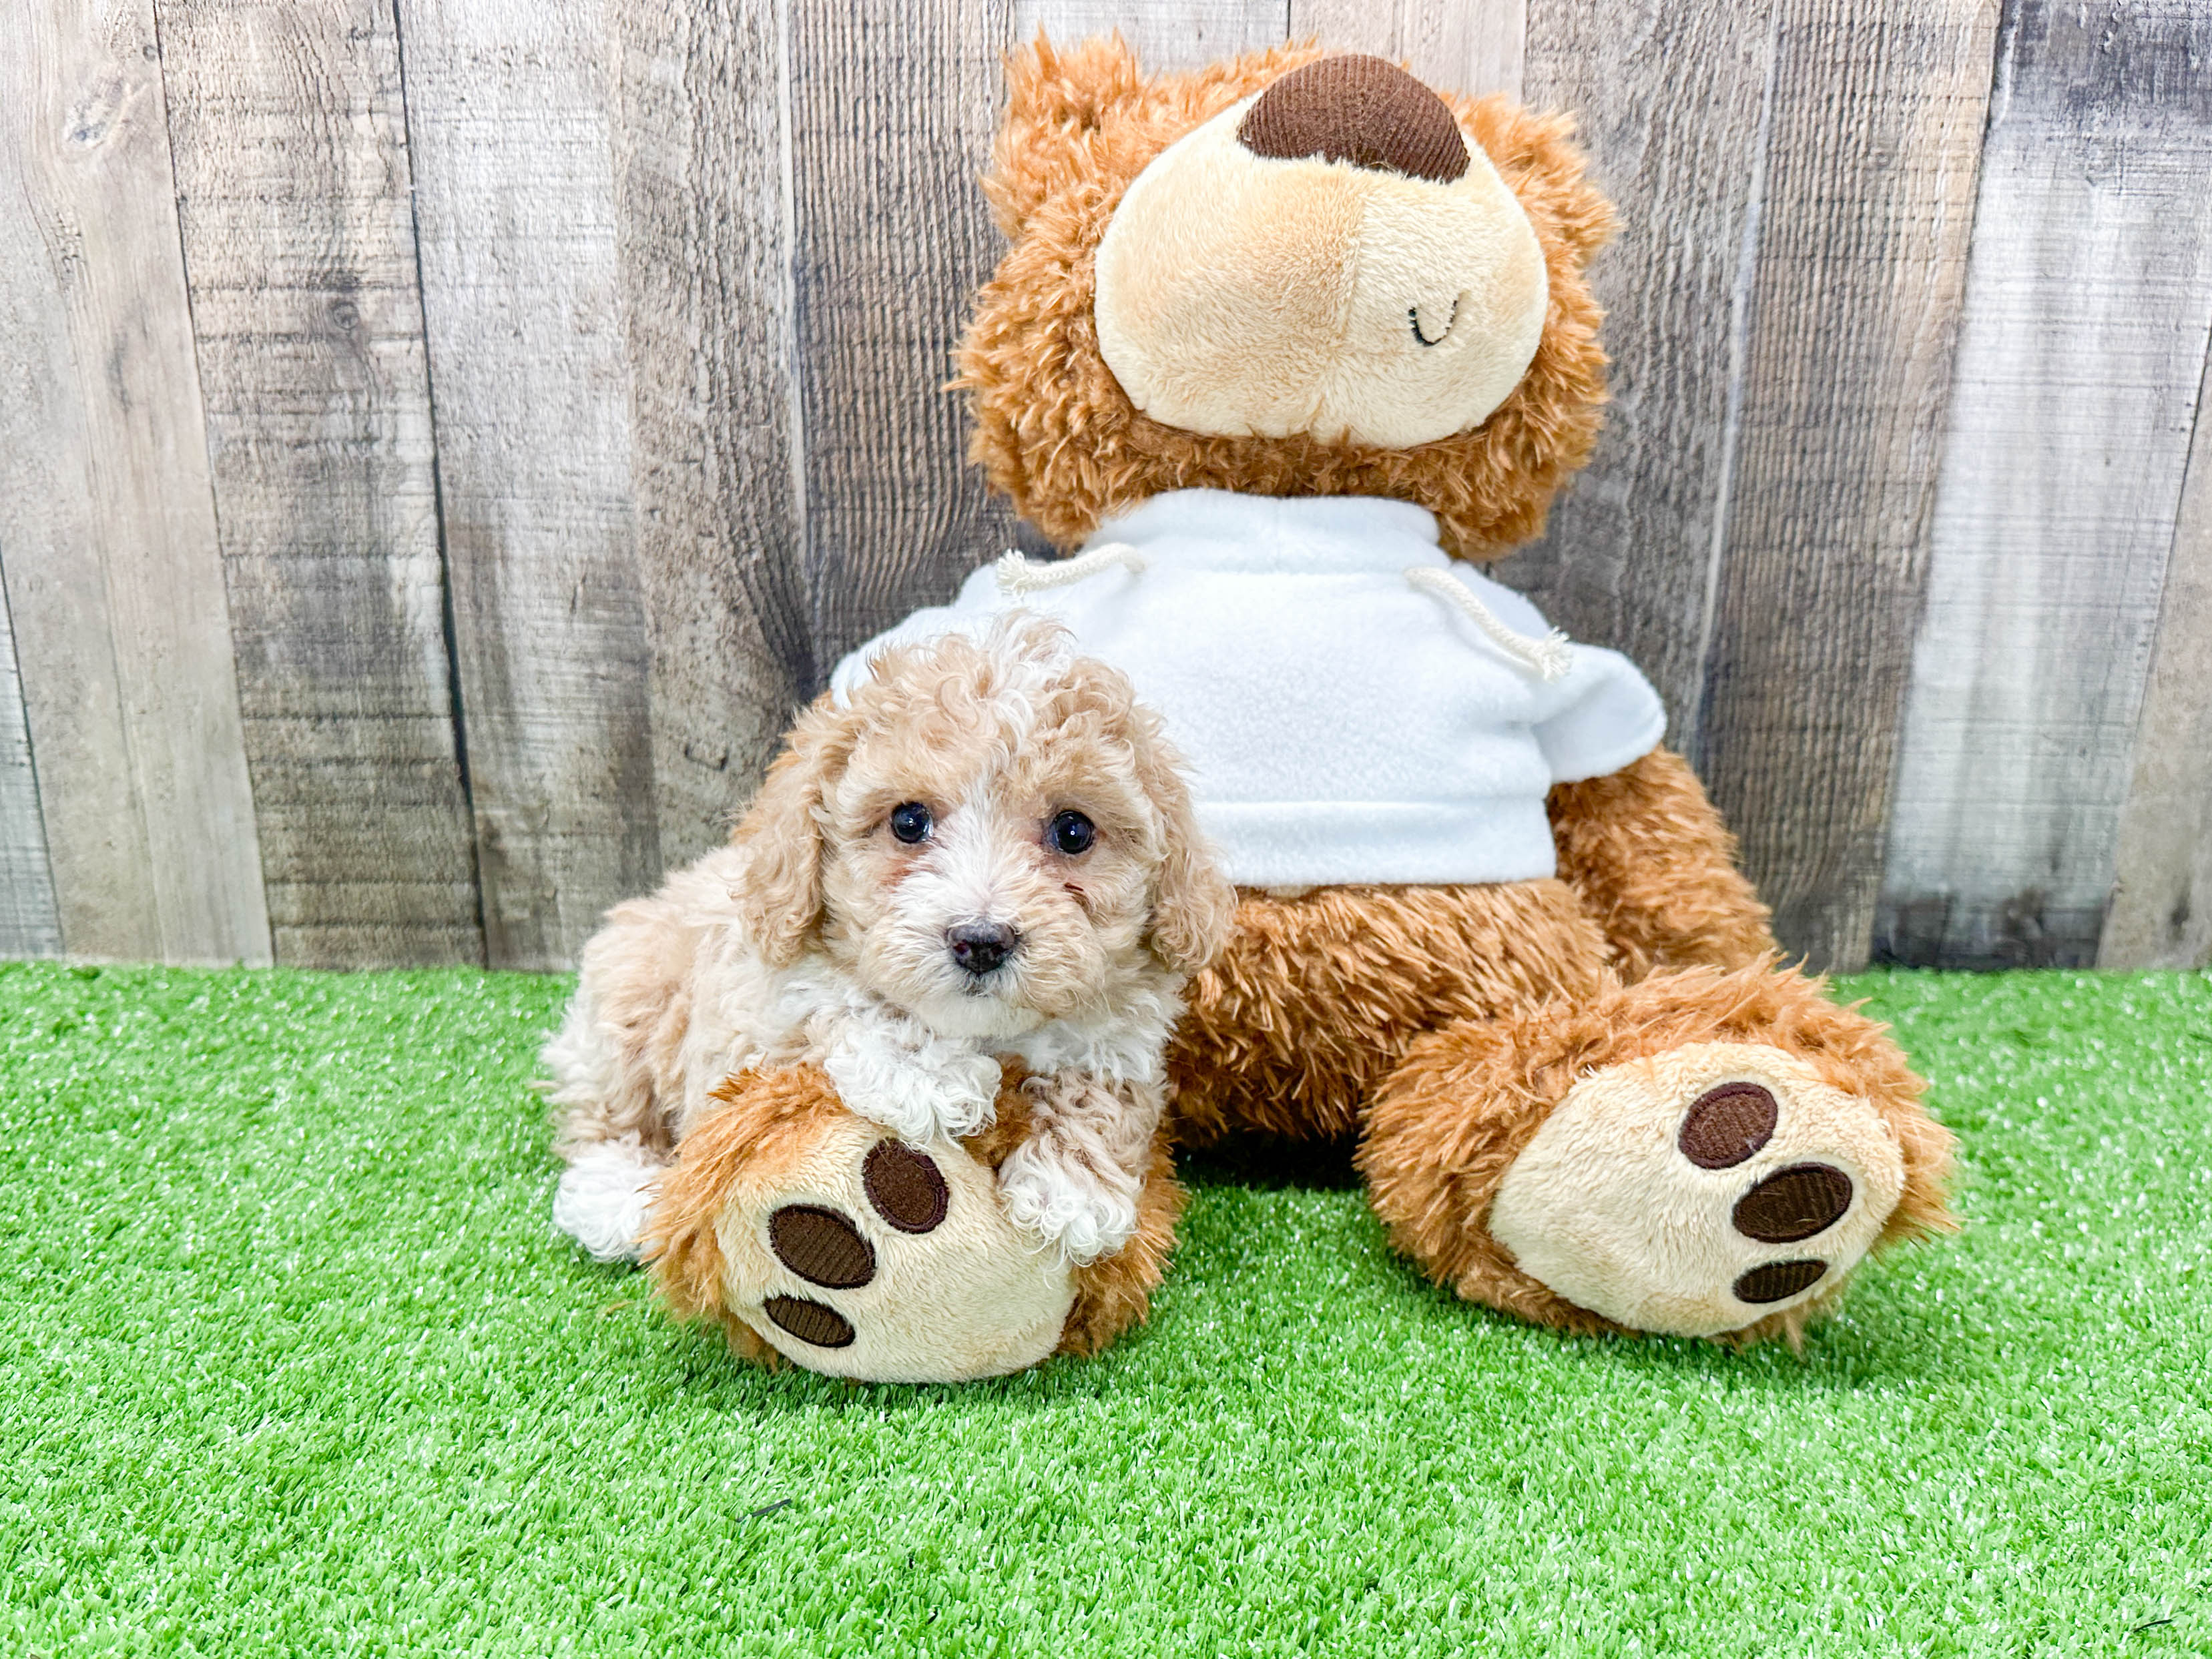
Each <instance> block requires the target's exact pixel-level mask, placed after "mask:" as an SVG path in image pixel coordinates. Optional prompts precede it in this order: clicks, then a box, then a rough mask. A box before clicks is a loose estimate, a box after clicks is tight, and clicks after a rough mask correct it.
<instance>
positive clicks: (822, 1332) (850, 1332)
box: [765, 1296, 854, 1348]
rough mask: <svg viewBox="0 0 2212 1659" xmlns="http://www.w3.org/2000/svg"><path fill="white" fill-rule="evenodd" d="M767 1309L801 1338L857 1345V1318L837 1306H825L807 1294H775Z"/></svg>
mask: <svg viewBox="0 0 2212 1659" xmlns="http://www.w3.org/2000/svg"><path fill="white" fill-rule="evenodd" d="M765 1311H766V1312H767V1314H768V1316H769V1318H770V1319H772V1320H774V1321H775V1323H776V1325H777V1326H778V1327H779V1328H781V1329H783V1330H786V1331H788V1332H790V1333H791V1334H792V1335H793V1336H795V1337H797V1338H798V1339H799V1340H800V1341H801V1342H811V1343H812V1344H813V1345H814V1346H816V1347H817V1348H849V1347H851V1346H853V1338H854V1329H853V1322H852V1321H850V1320H848V1319H847V1318H846V1317H845V1316H844V1315H842V1314H841V1313H839V1312H838V1311H837V1310H836V1309H835V1308H825V1307H823V1305H822V1304H820V1303H819V1302H809V1301H807V1300H806V1299H805V1297H797V1296H772V1297H769V1299H768V1302H767V1304H765Z"/></svg>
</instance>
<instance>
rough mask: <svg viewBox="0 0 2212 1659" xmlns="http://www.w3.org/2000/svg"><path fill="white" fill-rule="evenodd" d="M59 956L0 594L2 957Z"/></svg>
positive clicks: (19, 689)
mask: <svg viewBox="0 0 2212 1659" xmlns="http://www.w3.org/2000/svg"><path fill="white" fill-rule="evenodd" d="M61 953H62V923H61V914H60V912H59V911H58V910H57V909H56V908H54V876H53V866H52V865H51V864H50V863H48V861H47V859H46V824H45V823H44V822H43V821H42V820H41V819H40V817H39V779H38V773H37V770H36V769H35V768H34V767H33V765H32V763H31V733H30V730H29V728H28V727H27V726H25V724H24V723H23V682H22V678H21V674H20V673H19V672H18V671H17V669H16V666H15V628H14V626H13V625H12V623H10V621H9V617H8V599H7V594H6V593H5V592H0V957H58V956H59V955H60V954H61Z"/></svg>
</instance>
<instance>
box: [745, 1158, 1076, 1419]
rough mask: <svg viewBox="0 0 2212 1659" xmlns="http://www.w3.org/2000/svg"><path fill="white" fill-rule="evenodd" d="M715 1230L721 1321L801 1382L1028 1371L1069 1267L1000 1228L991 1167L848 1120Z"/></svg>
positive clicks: (1066, 1291) (1063, 1295)
mask: <svg viewBox="0 0 2212 1659" xmlns="http://www.w3.org/2000/svg"><path fill="white" fill-rule="evenodd" d="M715 1231H716V1233H717V1235H718V1237H719V1238H720V1242H721V1249H722V1257H723V1262H724V1273H723V1284H722V1294H723V1297H724V1300H725V1303H726V1306H727V1307H728V1309H729V1310H730V1311H731V1312H732V1313H733V1314H735V1315H736V1316H738V1318H739V1319H741V1320H743V1321H744V1322H745V1323H746V1324H748V1325H750V1327H751V1328H753V1329H754V1330H755V1331H756V1332H757V1333H758V1334H759V1335H760V1336H761V1337H762V1338H763V1340H765V1341H767V1342H768V1343H769V1346H772V1347H774V1348H775V1349H776V1350H777V1351H778V1352H781V1353H782V1354H783V1355H784V1356H785V1357H786V1358H788V1359H791V1360H793V1362H794V1363H796V1364H800V1365H803V1366H805V1367H806V1368H807V1369H808V1370H816V1371H823V1372H826V1373H828V1374H829V1375H831V1376H850V1377H856V1378H862V1379H865V1380H867V1381H871V1382H890V1383H939V1382H963V1381H966V1380H968V1379H969V1378H973V1377H978V1376H999V1375H1001V1374H1003V1373H1005V1372H1007V1371H1013V1370H1021V1369H1022V1368H1023V1367H1024V1366H1027V1365H1032V1364H1036V1362H1037V1361H1038V1360H1040V1359H1042V1358H1045V1357H1046V1356H1047V1355H1048V1354H1049V1353H1051V1352H1053V1350H1054V1346H1055V1345H1056V1344H1057V1343H1058V1342H1059V1340H1060V1333H1061V1328H1062V1327H1063V1326H1064V1325H1065V1324H1066V1320H1067V1316H1068V1310H1069V1308H1070V1306H1071V1304H1072V1303H1073V1297H1074V1288H1073V1281H1072V1279H1071V1278H1070V1276H1069V1273H1068V1270H1067V1267H1066V1264H1065V1263H1063V1262H1061V1261H1058V1260H1056V1259H1054V1258H1053V1257H1052V1256H1051V1255H1049V1253H1040V1252H1038V1251H1036V1250H1035V1249H1032V1248H1030V1246H1029V1245H1028V1243H1027V1242H1026V1241H1025V1240H1024V1237H1022V1235H1021V1234H1020V1233H1019V1232H1018V1231H1016V1230H1015V1228H1014V1227H1013V1225H1012V1224H1011V1223H1010V1222H1009V1221H1008V1220H1007V1218H1006V1214H1005V1212H1004V1210H1003V1209H1002V1207H1001V1206H1000V1200H999V1195H998V1191H997V1184H996V1181H995V1178H994V1173H993V1171H992V1170H991V1169H990V1168H989V1167H988V1166H987V1165H986V1164H980V1163H978V1162H977V1161H976V1160H975V1158H972V1157H970V1156H969V1153H968V1152H965V1151H963V1149H961V1148H960V1147H958V1146H953V1145H951V1143H949V1142H944V1141H938V1142H933V1143H932V1144H930V1145H929V1146H909V1145H907V1144H906V1143H904V1142H902V1141H900V1140H897V1139H886V1138H885V1137H884V1133H883V1131H882V1130H881V1129H880V1128H879V1127H877V1126H876V1125H874V1124H872V1123H871V1122H868V1121H866V1120H864V1119H862V1118H860V1117H857V1116H842V1117H840V1118H839V1119H837V1120H836V1121H834V1123H832V1124H831V1126H830V1127H829V1128H828V1129H827V1131H826V1133H823V1135H822V1137H821V1138H820V1139H818V1140H817V1142H816V1143H815V1144H814V1145H813V1146H811V1147H810V1148H809V1149H808V1150H807V1152H806V1153H805V1156H804V1157H803V1158H802V1159H801V1160H800V1161H799V1163H798V1164H796V1165H795V1167H792V1168H788V1169H787V1170H783V1171H781V1174H780V1176H779V1178H778V1179H776V1180H775V1181H774V1182H772V1183H768V1184H765V1185H764V1186H763V1187H760V1188H749V1189H748V1190H745V1191H743V1192H740V1193H733V1194H732V1195H731V1201H730V1203H729V1205H728V1206H727V1207H726V1208H725V1209H724V1210H723V1212H722V1213H721V1216H720V1220H719V1222H718V1224H717V1225H716V1228H715Z"/></svg>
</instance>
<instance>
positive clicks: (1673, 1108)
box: [1359, 964, 1955, 1341]
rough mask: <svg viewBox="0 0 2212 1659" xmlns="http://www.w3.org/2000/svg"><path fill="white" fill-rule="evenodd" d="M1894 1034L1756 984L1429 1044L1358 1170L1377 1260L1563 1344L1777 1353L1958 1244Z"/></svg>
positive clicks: (1705, 985) (1645, 992)
mask: <svg viewBox="0 0 2212 1659" xmlns="http://www.w3.org/2000/svg"><path fill="white" fill-rule="evenodd" d="M1922 1087H1923V1085H1922V1083H1921V1081H1920V1079H1918V1078H1917V1077H1915V1076H1914V1075H1913V1074H1912V1073H1911V1071H1909V1070H1908V1069H1907V1068H1906V1066H1905V1059H1904V1056H1903V1055H1902V1054H1900V1053H1899V1050H1898V1049H1897V1048H1896V1046H1895V1044H1894V1043H1893V1042H1891V1041H1890V1040H1889V1036H1888V1034H1887V1030H1886V1028H1884V1027H1882V1026H1881V1025H1879V1024H1875V1022H1874V1021H1872V1020H1869V1019H1868V1018H1865V1017H1863V1015H1861V1014H1858V1013H1857V1012H1853V1011H1851V1010H1849V1009H1844V1008H1839V1007H1838V1006H1835V1005H1834V1004H1832V1003H1831V1002H1829V1001H1827V1000H1826V999H1825V998H1824V997H1823V996H1822V995H1821V994H1820V985H1819V984H1818V983H1817V982H1816V981H1812V980H1808V979H1807V978H1805V977H1804V976H1803V975H1799V974H1795V973H1789V972H1784V971H1779V970H1777V969H1772V968H1771V967H1768V966H1766V965H1765V964H1754V965H1753V966H1751V967H1747V968H1742V969H1735V970H1734V971H1729V972H1723V971H1722V970H1719V969H1711V968H1699V969H1684V970H1682V971H1680V972H1675V973H1668V974H1661V975H1654V976H1653V977H1651V978H1650V979H1646V980H1644V981H1639V982H1638V983H1637V984H1635V985H1632V986H1626V987H1620V986H1615V987H1608V988H1607V990H1606V991H1605V992H1604V993H1603V994H1601V995H1600V996H1599V997H1598V998H1596V999H1595V1000H1593V1001H1589V1002H1587V1003H1578V1004H1564V1003H1555V1004H1551V1005H1547V1006H1542V1007H1539V1008H1536V1009H1534V1010H1531V1011H1529V1012H1526V1013H1523V1014H1521V1015H1518V1016H1514V1017H1510V1018H1504V1019H1499V1020H1497V1021H1492V1022H1482V1021H1462V1022H1460V1023H1458V1024H1453V1025H1450V1026H1448V1027H1446V1028H1444V1029H1443V1030H1438V1031H1435V1032H1432V1033H1431V1034H1430V1035H1428V1036H1425V1037H1424V1038H1422V1039H1421V1040H1420V1041H1419V1042H1417V1043H1416V1044H1415V1045H1414V1046H1413V1048H1412V1049H1411V1050H1410V1051H1409V1052H1408V1054H1407V1057H1406V1059H1405V1060H1404V1061H1403V1062H1402V1063H1401V1065H1400V1066H1399V1067H1398V1068H1397V1070H1396V1071H1395V1073H1392V1075H1391V1076H1390V1078H1389V1079H1388V1081H1387V1082H1386V1083H1385V1084H1384V1085H1383V1088H1382V1090H1381V1091H1380V1092H1379V1093H1378V1095H1377V1097H1376V1101H1375V1103H1374V1105H1373V1107H1372V1109H1371V1111H1370V1116H1369V1120H1368V1122H1367V1126H1366V1130H1365V1134H1364V1140H1363V1143H1362V1145H1361V1147H1360V1152H1359V1165H1360V1169H1361V1170H1362V1172H1363V1173H1364V1176H1366V1178H1367V1181H1368V1182H1369V1186H1370V1190H1371V1194H1372V1197H1373V1201H1374V1204H1375V1207H1376V1211H1377V1212H1378V1213H1379V1214H1380V1215H1381V1216H1382V1218H1383V1222H1384V1224H1385V1225H1386V1226H1387V1227H1388V1228H1389V1233H1390V1237H1391V1239H1392V1242H1393V1243H1395V1244H1396V1246H1397V1247H1398V1248H1399V1249H1401V1250H1403V1251H1405V1252H1406V1253H1407V1255H1410V1256H1412V1257H1413V1259H1414V1260H1415V1261H1419V1263H1420V1264H1421V1266H1422V1267H1423V1268H1424V1269H1425V1271H1427V1272H1428V1273H1430V1274H1431V1276H1432V1277H1434V1278H1436V1279H1438V1280H1439V1281H1441V1282H1443V1283H1444V1284H1447V1285H1451V1286H1452V1287H1453V1288H1455V1290H1456V1291H1458V1292H1459V1293H1460V1294H1461V1295H1462V1296H1463V1297H1467V1298H1468V1299H1469V1300H1471V1301H1476V1302H1483V1303H1486V1304H1490V1305H1492V1306H1494V1307H1498V1308H1500V1309H1503V1310H1505V1311H1508V1312H1510V1313H1515V1314H1517V1315H1520V1316H1522V1317H1525V1318H1528V1319H1532V1320H1535V1321H1537V1322H1541V1323H1546V1324H1551V1325H1556V1326H1559V1327H1563V1328H1569V1329H1575V1330H1583V1331H1595V1330H1607V1329H1625V1330H1632V1331H1650V1332H1659V1333H1663V1334H1670V1335H1678V1336H1705V1337H1723V1338H1729V1339H1731V1340H1757V1339H1759V1338H1763V1337H1767V1336H1773V1335H1784V1336H1787V1337H1789V1338H1790V1340H1792V1341H1795V1340H1796V1339H1797V1336H1798V1334H1799V1333H1800V1332H1801V1331H1802V1329H1803V1328H1804V1326H1805V1325H1806V1324H1807V1323H1808V1322H1809V1321H1810V1320H1811V1319H1812V1318H1814V1316H1817V1315H1818V1314H1820V1313H1821V1312H1823V1311H1825V1310H1827V1309H1829V1308H1830V1307H1832V1305H1833V1304H1835V1303H1836V1301H1837V1300H1838V1297H1840V1296H1841V1294H1842V1292H1843V1288H1844V1283H1845V1282H1846V1280H1848V1279H1849V1278H1850V1273H1851V1272H1852V1270H1853V1269H1854V1268H1855V1267H1857V1265H1858V1263H1859V1261H1861V1260H1863V1258H1864V1257H1865V1256H1866V1255H1867V1254H1868V1253H1869V1251H1871V1250H1874V1249H1879V1248H1881V1247H1882V1246H1884V1245H1887V1244H1889V1243H1895V1242H1897V1241H1899V1240H1900V1239H1905V1238H1910V1237H1918V1236H1923V1235H1926V1234H1929V1233H1933V1232H1938V1231H1948V1230H1950V1229H1951V1228H1952V1227H1954V1225H1955V1223H1954V1221H1953V1220H1952V1218H1951V1216H1950V1213H1949V1212H1948V1208H1947V1207H1946V1205H1945V1199H1944V1189H1945V1185H1946V1182H1947V1181H1948V1176H1949V1172H1950V1165H1951V1148H1952V1137H1951V1135H1950V1133H1949V1132H1948V1130H1946V1129H1944V1128H1943V1127H1942V1126H1940V1125H1939V1124H1937V1123H1936V1122H1935V1121H1933V1120H1932V1119H1930V1118H1929V1116H1928V1115H1927V1114H1926V1113H1925V1112H1924V1111H1923V1110H1922V1109H1921V1106H1920V1103H1919V1097H1920V1093H1921V1090H1922Z"/></svg>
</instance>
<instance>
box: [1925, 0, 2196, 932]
mask: <svg viewBox="0 0 2212 1659" xmlns="http://www.w3.org/2000/svg"><path fill="white" fill-rule="evenodd" d="M2002 45H2003V50H2002V56H2001V59H2000V67H1999V71H1998V85H1999V92H1998V96H1997V98H1996V104H1995V108H1994V112H1993V117H1992V119H1991V121H1990V131H1989V138H1988V144H1987V148H1986V151H1985V155H1984V163H1983V174H1982V187H1981V204H1980V210H1979V213H1978V216H1977V218H1976V221H1975V228H1974V248H1973V263H1972V273H1971V277H1970V280H1969V284H1968V289H1967V307H1966V327H1965V332H1964V335H1963V337H1962V339H1961V342H1960V349H1959V367H1958V384H1957V389H1956V391H1955V392H1954V397H1953V400H1952V411H1951V422H1950V432H1949V439H1948V444H1947V446H1946V448H1945V453H1944V459H1943V470H1942V483H1941V487H1940V489H1939V490H1938V493H1937V495H1936V518H1935V538H1934V568H1933V570H1932V573H1931V574H1930V577H1929V591H1928V609H1927V615H1926V617H1925V619H1924V621H1923V623H1922V625H1921V629H1920V634H1919V638H1918V641H1917V646H1916V647H1915V651H1914V656H1913V684H1912V698H1911V706H1910V710H1909V714H1908V718H1907V722H1906V727H1905V749H1904V754H1903V757H1902V761H1901V763H1900V765H1899V775H1898V787H1897V795H1896V807H1895V811H1896V822H1895V827H1894V829H1893V833H1892V836H1891V841H1890V856H1889V868H1888V878H1887V884H1886V889H1885V892H1884V896H1883V903H1882V913H1883V914H1882V947H1883V950H1884V952H1885V954H1887V955H1889V956H1892V957H1896V958H1898V959H1899V960H1903V961H1908V962H1922V963H1955V964H1960V965H1967V964H1972V965H1987V966H2006V965H2017V964H2042V963H2063V964H2075V963H2089V962H2091V961H2093V960H2094V958H2095V956H2096V951H2097V945H2098V938H2099V935H2100V932H2101V931H2102V929H2103V927H2104V922H2105V910H2106V901H2107V899H2108V897H2109V896H2110V893H2111V890H2112V878H2113V871H2114V854H2115V848H2116V842H2117V838H2118V829H2119V821H2120V817H2121V811H2120V809H2121V805H2122V803H2123V801H2124V799H2125V797H2126V795H2127V793H2128V787H2129V781H2130V751H2131V750H2132V748H2133V744H2134V737H2135V732H2136V714H2137V712H2138V709H2139V708H2140V706H2141V700H2142V689H2143V684H2144V679H2145V676H2146V674H2147V671H2148V665H2149V659H2150V652H2151V642H2152V636H2153V634H2154V630H2155V629H2156V628H2157V624H2158V616H2159V595H2160V586H2161V584H2162V582H2163V580H2164V577H2165V571H2166V560H2167V556H2168V553H2169V551H2170V550H2171V549H2172V545H2173V539H2174V523H2175V513H2176V510H2177V507H2178V503H2179V497H2180V491H2181V483H2182V477H2183V473H2184V471H2185V465H2186V461H2187V455H2188V450H2189V442H2190V431H2191V422H2192V421H2193V419H2194V416H2195V413H2196V408H2197V388H2198V384H2199V380H2200V377H2201V375H2202V373H2203V363H2204V356H2205V343H2206V339H2207V334H2208V330H2212V197H2208V195H2207V191H2206V188H2205V185H2206V180H2207V179H2208V177H2212V82H2207V80H2206V78H2205V74H2204V64H2205V62H2206V60H2207V58H2212V13H2208V12H2207V11H2206V10H2205V9H2203V7H2202V6H2198V5H2194V4H2191V3H2190V0H2147V3H2142V4H2137V5H2131V6H2128V7H2125V8H2121V9H2114V10H2112V11H2111V12H2109V13H2107V12H2105V11H2097V12H2093V13H2090V12H2084V11H2081V10H2080V9H2076V8H2072V7H2066V6H2056V5H2050V4H2047V3H2045V0H2013V3H2011V4H2010V5H2009V6H2008V12H2007V16H2006V24H2005V30H2004V37H2003V43H2002ZM2199 763H2200V764H2201V763H2202V760H2201V757H2200V762H2199Z"/></svg>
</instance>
